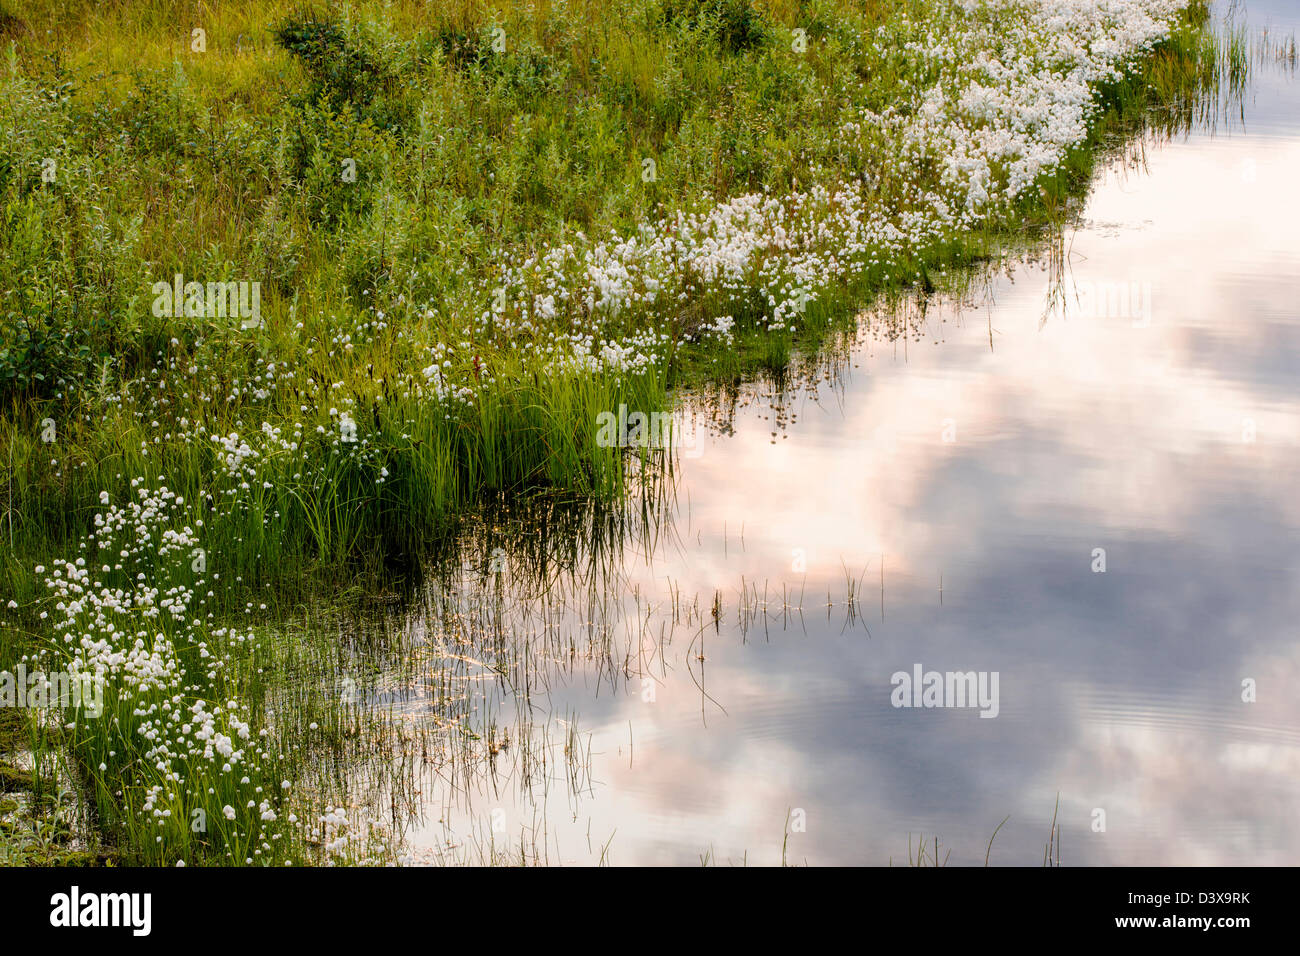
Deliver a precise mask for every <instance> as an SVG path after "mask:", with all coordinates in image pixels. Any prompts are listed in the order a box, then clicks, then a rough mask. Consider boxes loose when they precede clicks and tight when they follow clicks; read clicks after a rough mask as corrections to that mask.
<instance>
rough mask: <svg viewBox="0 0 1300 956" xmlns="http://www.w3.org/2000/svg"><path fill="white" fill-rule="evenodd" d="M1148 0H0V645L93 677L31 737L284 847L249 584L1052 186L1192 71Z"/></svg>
mask: <svg viewBox="0 0 1300 956" xmlns="http://www.w3.org/2000/svg"><path fill="white" fill-rule="evenodd" d="M1184 6H1185V5H1183V4H1179V3H1174V2H1171V0H1152V2H1150V3H1145V4H1144V3H1136V2H1119V0H1116V2H1113V3H1110V4H1100V5H1099V6H1098V7H1096V8H1094V9H1093V10H1092V12H1087V11H1084V10H1082V8H1081V9H1080V10H1077V11H1076V10H1074V9H1073V8H1072V7H1070V6H1068V5H1067V6H1059V5H1057V4H1053V3H1045V4H1044V3H1035V2H1025V3H1011V2H997V3H967V4H964V5H963V4H958V3H951V2H946V0H868V2H862V3H856V4H844V3H839V2H831V0H812V2H806V3H796V2H792V0H791V2H787V0H772V2H768V3H755V4H750V3H746V2H742V0H633V2H628V3H619V4H612V3H609V2H608V0H588V2H586V3H575V2H570V3H567V4H559V3H554V4H548V3H538V4H534V5H530V6H529V7H527V8H525V7H524V6H523V5H520V4H497V5H491V4H488V5H477V4H476V5H469V4H464V5H457V4H438V5H436V6H435V5H426V4H423V3H388V4H378V3H373V4H372V3H355V4H352V5H350V6H347V7H344V8H341V9H340V10H335V11H334V12H328V11H326V10H325V9H324V8H319V9H313V8H309V7H304V6H301V5H290V4H275V3H272V4H256V5H255V4H242V3H231V4H223V5H221V7H220V9H219V10H215V11H208V10H207V8H201V7H194V6H190V5H186V4H166V3H147V2H141V3H126V4H120V5H116V6H112V7H101V6H98V5H95V4H91V3H71V2H63V3H48V2H45V3H42V2H31V3H18V2H9V3H7V4H5V5H4V7H3V11H2V15H0V34H3V36H4V37H5V39H6V42H7V45H8V53H7V61H6V63H5V64H4V65H3V66H2V67H0V87H2V88H3V95H0V115H2V116H3V122H4V124H5V126H6V128H7V129H8V131H9V136H7V137H6V139H5V142H4V145H3V147H0V201H2V202H3V216H2V217H0V242H3V252H4V255H3V256H0V289H3V291H4V301H3V303H0V335H2V336H3V339H2V341H0V403H2V404H0V409H3V411H2V412H0V462H2V463H3V464H4V467H5V482H4V485H3V486H2V487H0V536H2V537H3V540H4V543H5V548H4V549H3V550H2V551H0V594H3V595H4V599H3V600H4V601H5V602H7V603H8V608H7V610H5V611H4V616H5V618H6V619H5V622H4V623H5V625H6V627H5V629H4V637H3V645H0V666H14V665H16V664H17V663H18V662H19V661H20V659H22V658H24V657H26V658H27V660H23V661H22V662H23V663H24V664H30V665H31V666H33V667H35V666H38V665H39V666H41V667H43V668H46V669H48V670H56V669H64V670H72V671H75V672H76V673H78V674H88V675H95V679H96V681H97V684H96V686H98V687H100V688H101V689H102V691H103V694H104V700H103V713H102V715H97V716H94V717H87V716H86V715H85V714H81V713H68V714H64V715H62V716H63V717H64V718H66V719H65V720H62V721H59V723H58V726H47V725H45V724H41V723H38V722H35V721H33V722H32V726H31V727H30V728H29V730H30V735H31V737H32V748H31V749H32V750H33V751H34V753H35V754H36V755H37V756H38V757H42V756H44V755H50V754H54V753H56V752H68V753H71V754H72V755H73V756H74V759H75V762H76V766H77V767H78V768H79V773H80V774H81V776H82V777H84V779H85V780H86V781H87V783H88V786H89V787H90V790H91V798H90V799H91V802H92V804H93V806H94V809H95V817H96V820H97V823H98V825H99V827H100V828H101V830H102V831H103V832H104V833H106V834H111V835H112V838H113V839H114V840H115V841H116V842H117V845H118V847H119V848H120V850H121V851H122V853H123V854H124V855H125V856H126V858H127V859H129V860H131V861H135V862H148V863H172V862H175V861H177V860H183V861H188V862H190V863H195V862H212V863H244V862H250V863H253V862H265V861H274V862H279V861H282V860H303V859H308V858H310V857H311V855H312V854H313V852H315V851H314V850H313V849H312V847H313V846H316V847H319V846H320V845H322V844H323V845H328V844H330V843H331V842H333V840H332V839H331V838H330V833H329V832H327V831H329V827H330V826H331V824H330V823H328V822H324V823H321V825H320V827H319V830H318V831H313V833H314V835H313V833H307V832H306V831H304V829H303V828H302V827H296V826H295V825H296V824H297V823H298V821H297V819H296V816H295V815H294V804H293V798H292V794H293V793H294V787H295V786H296V784H297V769H296V766H297V763H298V762H299V761H301V759H302V754H303V753H304V752H306V751H308V750H310V748H312V747H313V746H319V745H322V744H325V743H327V742H328V741H326V740H325V739H322V738H323V737H324V735H326V734H327V733H329V732H330V730H329V727H328V725H326V724H325V722H324V721H316V720H310V719H309V718H310V714H309V713H308V712H307V711H306V710H304V709H303V708H302V707H297V708H289V709H288V711H287V712H286V711H284V710H280V711H277V710H276V708H275V707H274V706H273V705H272V703H271V702H272V701H274V700H275V699H276V698H277V695H279V696H280V698H281V699H282V698H283V691H284V682H285V681H286V680H287V679H288V678H289V677H290V676H291V675H288V674H287V671H289V670H290V669H291V667H290V665H289V664H287V663H286V661H287V660H288V659H289V657H287V656H286V655H288V653H289V652H288V651H286V649H285V646H284V643H283V642H277V641H275V640H270V639H264V638H263V637H262V636H261V634H262V632H261V629H262V628H264V627H265V628H271V627H275V626H278V625H282V624H283V623H284V622H285V621H288V620H291V619H292V618H294V616H295V615H298V614H300V613H301V612H300V611H299V610H298V606H299V604H300V603H302V602H304V601H306V600H308V599H310V598H314V597H318V596H319V595H320V594H321V593H322V591H325V590H327V589H334V588H339V587H346V586H353V587H358V588H369V587H372V586H373V582H374V581H376V580H381V579H382V578H383V576H384V574H385V572H386V571H388V570H392V569H397V570H398V571H401V570H403V569H405V568H406V567H407V566H409V564H410V563H411V561H412V557H413V556H414V555H417V554H419V553H420V552H421V551H422V550H423V549H425V548H426V547H427V546H428V545H429V544H430V543H431V542H433V541H434V540H436V539H437V538H438V537H439V536H440V535H441V534H442V533H443V532H444V531H445V530H446V528H447V526H448V523H449V522H450V521H452V520H453V519H454V518H455V517H456V515H457V514H459V513H461V512H462V511H463V510H465V509H466V508H468V507H471V506H472V505H474V504H475V503H476V502H480V501H483V500H485V499H489V498H492V497H500V496H510V495H514V494H518V493H520V492H521V491H523V490H537V489H561V490H564V491H566V492H569V493H572V494H574V495H577V496H594V497H598V498H600V497H604V498H610V497H615V496H618V495H620V494H622V493H623V492H624V491H625V486H626V482H627V480H628V470H627V468H626V464H627V462H626V458H627V457H628V456H627V449H626V448H623V447H618V446H617V445H615V446H610V445H608V444H607V443H602V442H601V441H600V440H599V433H598V428H597V422H598V420H599V416H600V415H601V414H602V413H608V412H611V411H613V410H616V409H618V408H619V407H620V406H626V407H627V408H630V409H634V410H640V411H644V412H651V411H656V410H661V409H664V408H666V407H668V406H669V404H670V402H671V397H672V389H673V388H674V387H676V386H678V385H681V384H692V383H700V382H719V381H720V382H728V381H735V380H736V379H738V378H740V377H743V376H746V375H751V374H755V373H757V372H760V371H764V370H767V371H773V372H779V370H780V369H782V368H784V366H785V365H786V363H787V362H788V360H789V357H790V355H791V354H792V351H793V350H795V349H798V348H811V347H815V345H816V344H817V343H818V341H820V339H821V338H822V337H823V336H824V335H826V334H827V332H828V331H830V330H831V329H832V328H835V327H836V326H837V325H842V324H843V323H845V322H848V321H851V317H852V316H853V314H854V312H855V310H856V308H857V307H859V306H860V305H862V304H863V303H865V302H867V301H868V300H869V299H870V298H871V297H872V296H875V295H880V294H887V293H895V292H899V291H902V290H918V291H921V292H922V293H924V292H927V291H931V290H934V289H936V288H942V287H944V286H946V285H948V284H949V283H951V282H954V281H960V279H959V276H960V275H961V273H962V270H963V269H965V268H966V267H968V266H970V265H972V264H976V263H979V262H981V261H984V260H986V259H988V258H991V257H995V256H997V255H998V254H1000V252H1002V251H1003V250H1005V249H1008V248H1012V247H1015V246H1018V245H1019V244H1021V243H1023V242H1025V241H1026V240H1027V239H1033V238H1035V237H1038V236H1041V235H1042V234H1044V233H1045V232H1049V231H1051V230H1052V229H1053V228H1059V226H1060V224H1061V223H1062V222H1064V221H1065V220H1067V219H1068V218H1069V216H1070V215H1072V213H1073V211H1074V209H1075V208H1076V207H1077V202H1078V199H1079V197H1080V196H1081V195H1082V193H1083V190H1084V189H1085V188H1086V185H1087V183H1088V181H1089V179H1090V177H1091V173H1092V168H1093V164H1094V162H1095V161H1096V157H1097V156H1098V152H1099V150H1100V149H1101V147H1102V146H1103V144H1104V143H1105V141H1106V139H1107V137H1108V136H1111V135H1115V134H1116V133H1118V132H1122V131H1124V130H1125V129H1126V128H1129V127H1130V126H1131V124H1134V123H1138V122H1140V121H1141V119H1142V118H1143V117H1145V116H1147V115H1149V113H1148V111H1149V110H1150V108H1151V107H1152V106H1153V105H1154V106H1157V107H1159V108H1161V109H1163V110H1166V111H1168V113H1169V115H1168V116H1167V117H1166V119H1165V122H1168V123H1169V124H1171V125H1175V126H1176V125H1177V124H1178V123H1179V122H1182V121H1185V118H1186V117H1187V116H1188V115H1190V111H1192V110H1194V109H1195V108H1196V104H1197V103H1198V102H1199V101H1200V100H1199V97H1200V92H1199V91H1200V90H1201V89H1203V88H1204V86H1205V84H1206V81H1207V80H1209V81H1215V80H1217V79H1218V78H1219V77H1220V74H1222V73H1223V71H1224V70H1225V69H1229V70H1231V69H1232V63H1233V62H1234V61H1233V60H1232V59H1231V58H1225V56H1224V54H1223V51H1222V49H1221V48H1220V47H1219V46H1218V45H1217V44H1216V43H1215V41H1213V39H1212V38H1207V35H1206V34H1204V33H1202V32H1201V31H1200V26H1201V23H1202V21H1203V18H1204V8H1203V6H1201V5H1200V4H1192V5H1191V7H1190V9H1184ZM1147 11H1151V12H1153V13H1155V14H1157V16H1156V17H1155V18H1154V19H1153V18H1152V17H1150V16H1148V14H1147ZM1040 14H1041V15H1040ZM178 276H179V277H181V278H179V279H177V278H176V277H178ZM191 283H196V284H197V285H191ZM216 283H235V284H237V285H238V284H243V285H241V286H239V288H238V290H237V291H236V292H235V293H234V294H232V295H230V296H229V297H227V296H226V295H225V292H224V288H221V289H217V290H216V291H217V292H218V293H221V294H220V295H219V296H218V297H217V298H218V299H219V303H214V301H213V298H214V296H213V286H212V285H210V284H216ZM254 283H256V286H255V287H254V286H253V284H254ZM174 289H176V290H179V292H180V294H179V295H176V294H174V293H173V290H174ZM218 305H219V307H218ZM241 305H243V306H247V307H248V308H246V309H243V310H242V314H234V313H236V312H240V311H241V310H240V308H239V306H241ZM633 444H634V445H635V444H636V443H635V442H633ZM634 451H635V449H634ZM642 459H643V460H644V461H645V462H646V465H645V467H648V468H649V467H655V465H656V463H655V462H654V461H653V460H651V459H652V456H650V455H643V456H642ZM336 593H337V592H336ZM196 708H197V709H196ZM299 724H302V725H303V726H299ZM322 727H325V728H326V729H325V730H322V729H321V728H322ZM290 730H291V731H292V732H289V731H290ZM38 762H39V761H38ZM196 811H197V812H198V813H199V816H198V817H196V816H195V814H196ZM324 816H326V817H330V818H331V819H332V814H325V815H324ZM196 821H201V822H202V826H201V827H197V828H196Z"/></svg>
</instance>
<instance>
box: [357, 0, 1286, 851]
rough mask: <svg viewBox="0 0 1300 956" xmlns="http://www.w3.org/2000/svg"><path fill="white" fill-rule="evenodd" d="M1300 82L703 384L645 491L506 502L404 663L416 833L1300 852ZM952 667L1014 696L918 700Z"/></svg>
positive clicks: (402, 703) (601, 847)
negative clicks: (914, 300)
mask: <svg viewBox="0 0 1300 956" xmlns="http://www.w3.org/2000/svg"><path fill="white" fill-rule="evenodd" d="M1248 14H1249V22H1250V23H1251V25H1252V26H1253V27H1260V26H1263V25H1268V26H1270V27H1271V28H1272V29H1273V30H1274V31H1275V32H1283V33H1290V32H1291V31H1293V30H1295V29H1296V28H1297V27H1298V26H1300V23H1298V22H1297V19H1298V18H1297V16H1296V12H1295V10H1294V8H1293V7H1292V6H1291V5H1290V4H1289V3H1286V2H1284V0H1277V2H1274V3H1252V4H1250V5H1249V9H1248ZM1296 83H1297V81H1296V77H1295V74H1294V73H1293V72H1292V71H1291V70H1290V69H1286V68H1283V67H1280V66H1279V65H1278V64H1276V63H1273V64H1270V63H1268V62H1262V63H1259V64H1257V65H1256V69H1255V74H1254V76H1253V77H1252V81H1251V86H1250V89H1249V91H1248V93H1247V95H1246V98H1245V102H1244V111H1243V112H1240V113H1237V114H1236V115H1234V116H1231V117H1227V118H1225V117H1220V118H1219V120H1218V121H1217V123H1215V124H1209V123H1202V124H1201V125H1199V126H1197V127H1194V128H1193V130H1192V131H1191V132H1190V133H1189V134H1188V135H1186V136H1179V137H1175V138H1173V139H1172V140H1168V139H1166V138H1164V137H1161V136H1159V135H1156V134H1151V135H1148V136H1147V137H1146V138H1145V139H1144V140H1143V141H1141V142H1140V143H1137V144H1133V145H1132V146H1131V147H1130V148H1129V149H1128V150H1126V152H1125V155H1124V156H1123V157H1121V158H1117V159H1115V160H1114V161H1113V162H1111V163H1109V164H1108V165H1107V166H1106V168H1105V170H1104V172H1102V174H1101V175H1100V177H1099V178H1098V180H1097V182H1096V183H1095V184H1094V188H1093V190H1092V192H1091V194H1090V196H1089V197H1088V199H1087V203H1086V209H1085V211H1084V217H1083V222H1082V223H1081V225H1080V227H1079V228H1077V229H1075V230H1072V231H1070V232H1068V233H1067V234H1066V235H1065V236H1064V240H1063V249H1064V256H1063V257H1061V258H1057V259H1053V258H1052V257H1050V256H1041V257H1038V258H1034V257H1026V258H1025V259H1023V260H1022V261H1020V262H1019V263H1016V264H1015V265H1014V267H1013V268H1011V269H1009V270H1006V271H1005V272H1004V273H1003V274H999V275H997V276H993V277H990V278H989V279H988V282H987V285H986V287H985V288H984V289H982V290H981V291H980V292H979V293H978V294H976V295H973V296H971V297H969V299H968V300H967V301H965V302H962V303H953V302H946V303H941V302H932V303H930V304H929V305H928V307H927V308H926V309H925V310H924V312H922V311H921V310H920V309H919V308H918V307H916V306H912V307H910V308H905V309H902V310H901V311H894V312H892V313H890V314H889V315H883V314H881V315H875V316H870V317H866V318H865V320H864V322H863V324H862V328H861V331H860V333H859V334H858V335H857V337H856V338H855V340H854V341H852V342H851V343H845V344H844V346H843V347H842V348H840V349H838V350H836V349H832V350H831V351H830V353H829V354H828V355H827V356H825V357H823V359H822V360H821V361H820V362H819V363H814V364H813V365H811V366H809V368H806V369H804V372H803V374H802V375H796V376H794V377H793V379H792V381H790V382H788V383H787V384H786V385H785V386H784V387H780V388H778V387H777V386H775V385H773V384H771V383H758V384H755V385H752V386H750V387H747V388H744V389H742V390H741V391H740V393H739V394H738V395H731V396H713V397H710V398H705V397H701V398H699V399H697V400H695V401H693V402H692V403H690V407H689V410H688V412H687V414H688V415H690V416H691V417H692V418H693V419H694V420H696V421H699V422H700V423H701V425H702V426H703V427H702V428H701V430H700V433H699V434H700V438H699V440H698V442H697V443H696V444H695V445H694V446H693V447H692V449H691V450H689V451H688V452H687V453H685V454H682V455H680V456H679V457H678V459H677V461H676V463H675V466H674V473H673V478H672V481H671V482H667V483H665V484H664V485H662V486H655V487H652V488H650V489H648V490H647V496H648V503H645V504H644V507H643V505H642V502H641V501H640V500H639V499H638V498H637V497H636V496H634V497H633V501H632V503H631V505H630V506H629V507H628V508H627V510H626V511H624V512H623V513H621V514H615V515H612V516H611V515H605V514H602V513H598V512H594V511H592V510H591V509H586V510H583V509H579V513H578V514H576V515H571V514H563V513H560V512H562V511H563V509H560V510H559V511H555V510H552V509H549V508H548V509H546V512H545V513H544V514H532V515H529V516H527V517H526V518H525V519H523V520H515V519H509V520H507V519H501V520H500V521H496V520H493V521H489V522H487V523H486V524H485V526H484V527H483V528H481V529H480V530H479V531H478V532H475V533H471V534H470V535H469V536H468V541H469V543H468V544H467V545H466V546H465V552H464V553H465V554H466V555H468V557H466V558H465V560H464V561H463V562H462V563H463V565H464V566H463V567H462V568H460V569H457V568H455V567H450V568H448V569H445V570H444V573H443V574H442V575H441V576H440V577H439V578H438V579H437V580H436V581H435V582H434V583H433V584H431V585H430V586H429V587H428V589H427V593H425V594H424V596H423V600H422V601H421V602H420V606H419V607H418V609H416V610H415V611H411V612H409V613H408V615H407V617H406V618H405V619H404V620H403V621H402V622H401V627H402V633H403V641H402V642H401V646H402V651H401V657H402V663H401V665H400V666H399V667H395V668H394V669H393V670H392V671H391V672H389V673H386V674H385V675H384V676H383V677H382V678H381V679H380V680H379V688H380V689H379V691H378V692H376V693H374V695H373V696H372V698H371V699H372V701H374V702H376V703H382V706H384V707H386V708H389V709H391V710H392V711H393V712H394V713H396V714H397V716H398V718H399V719H398V720H397V722H396V726H397V727H398V730H396V731H395V733H396V734H397V735H398V736H399V739H400V742H401V744H402V746H401V747H400V748H399V754H400V756H398V757H396V758H392V759H391V760H390V757H389V756H388V755H386V754H385V755H384V756H382V757H376V760H382V761H384V762H385V763H393V764H396V765H397V767H398V773H397V774H396V775H395V777H394V779H395V780H396V782H394V779H389V780H388V781H387V782H385V783H382V784H376V785H375V789H376V790H377V791H379V792H370V793H369V794H368V797H369V798H370V799H372V800H374V801H376V802H386V805H388V812H389V813H390V815H391V816H392V819H393V822H394V824H395V825H396V826H397V828H398V829H399V830H400V831H401V832H402V833H403V836H404V839H405V841H406V844H407V846H408V847H409V848H410V849H411V850H412V852H413V853H415V854H416V855H417V856H418V857H420V858H423V859H433V860H438V859H441V860H466V859H468V860H475V861H481V860H485V859H487V858H490V857H494V856H499V855H503V854H504V855H506V856H508V857H509V858H513V859H516V860H518V859H521V858H522V859H526V860H528V861H530V862H532V861H537V862H543V863H550V864H573V863H595V862H600V861H602V860H604V861H608V862H612V863H615V864H681V863H698V862H700V861H701V860H706V861H709V862H715V863H719V864H726V863H741V862H748V863H751V864H775V863H780V862H781V861H782V860H783V859H785V860H786V861H788V862H791V863H804V862H807V863H810V864H881V865H883V864H887V863H890V862H892V863H893V864H895V865H898V864H905V863H906V862H908V859H909V856H911V857H912V858H913V859H915V857H916V854H917V852H918V850H917V848H918V846H919V845H920V844H921V841H922V836H923V838H924V841H925V846H926V850H925V853H926V861H927V862H929V861H930V858H931V857H932V856H933V855H934V842H933V841H934V839H935V837H938V839H939V841H940V843H939V855H940V857H941V859H946V861H947V862H948V863H949V864H982V863H983V862H984V860H985V856H986V853H987V854H988V856H989V859H990V862H992V863H993V864H1030V865H1033V864H1041V863H1042V862H1043V858H1044V853H1045V846H1046V844H1047V842H1048V838H1049V834H1051V833H1053V820H1055V826H1056V831H1055V832H1056V839H1055V840H1054V841H1053V842H1054V843H1056V844H1059V851H1058V850H1057V849H1056V848H1054V849H1053V851H1052V855H1053V857H1056V855H1057V853H1058V852H1059V859H1060V861H1061V862H1062V863H1064V864H1065V865H1072V864H1073V865H1082V864H1156V865H1159V864H1265V863H1271V864H1280V863H1293V862H1294V861H1295V860H1296V859H1298V858H1300V826H1298V825H1297V818H1296V815H1295V808H1296V807H1297V806H1300V693H1297V690H1298V689H1300V641H1297V639H1296V638H1297V634H1298V632H1297V627H1298V625H1297V621H1300V547H1298V546H1297V541H1300V537H1298V535H1300V494H1297V489H1296V476H1297V475H1298V474H1300V389H1297V380H1298V379H1297V376H1298V375H1300V240H1298V239H1297V235H1298V234H1297V231H1296V222H1297V221H1300V189H1297V186H1296V178H1295V176H1296V170H1297V169H1300V89H1298V88H1297V85H1296ZM1212 126H1213V128H1212ZM900 333H901V334H900ZM557 541H560V542H562V543H558V544H557V543H556V542H557ZM498 546H499V547H501V548H502V550H501V551H499V552H495V555H496V557H497V558H499V561H497V562H495V563H494V562H493V561H492V559H491V558H490V557H485V556H491V555H492V554H493V552H492V549H493V548H494V547H498ZM484 561H488V562H489V565H490V567H489V570H488V573H486V574H485V573H484V571H483V564H484ZM1103 567H1104V570H1102V569H1103ZM497 570H500V572H501V573H500V574H497V573H495V572H496V571H497ZM918 667H919V668H920V669H921V671H922V672H926V671H937V672H941V673H947V672H962V673H965V672H971V671H973V672H976V674H977V677H978V676H979V675H983V676H984V677H985V678H986V679H987V680H988V682H987V683H985V684H984V685H983V689H984V690H985V691H986V692H987V694H988V699H986V701H985V706H984V707H982V708H981V707H979V706H964V707H963V706H948V707H926V706H921V707H901V706H895V703H896V702H897V701H898V697H899V695H898V694H896V693H895V681H894V676H893V675H895V674H897V673H899V672H902V673H905V674H907V675H909V677H910V675H912V674H913V672H914V671H915V670H916V669H917V668H918ZM994 675H996V684H993V683H992V679H993V677H994ZM1251 688H1253V697H1254V699H1253V701H1251V700H1246V699H1243V698H1244V697H1245V698H1249V697H1251V696H1252V694H1251V692H1250V691H1251ZM953 689H955V688H953ZM994 690H996V698H995V699H994V698H993V691H994ZM900 693H901V692H900ZM917 694H918V698H919V694H920V689H919V688H918V689H917ZM945 699H946V700H947V702H948V703H958V701H954V700H952V699H951V698H945ZM907 701H908V702H912V697H911V692H910V691H909V692H908V696H907ZM922 702H923V701H922ZM967 703H968V704H969V703H970V701H967ZM982 714H983V715H982ZM466 727H468V728H470V729H471V730H473V735H470V734H469V733H467V732H466V731H465V730H464V729H463V728H466ZM1004 819H1005V823H1004V824H1003V825H1002V826H1001V829H1000V830H998V832H997V836H996V839H995V840H994V841H993V844H992V849H991V851H990V850H989V841H990V837H991V836H992V835H993V833H994V831H995V829H997V828H998V827H999V824H1000V823H1002V821H1004Z"/></svg>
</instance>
